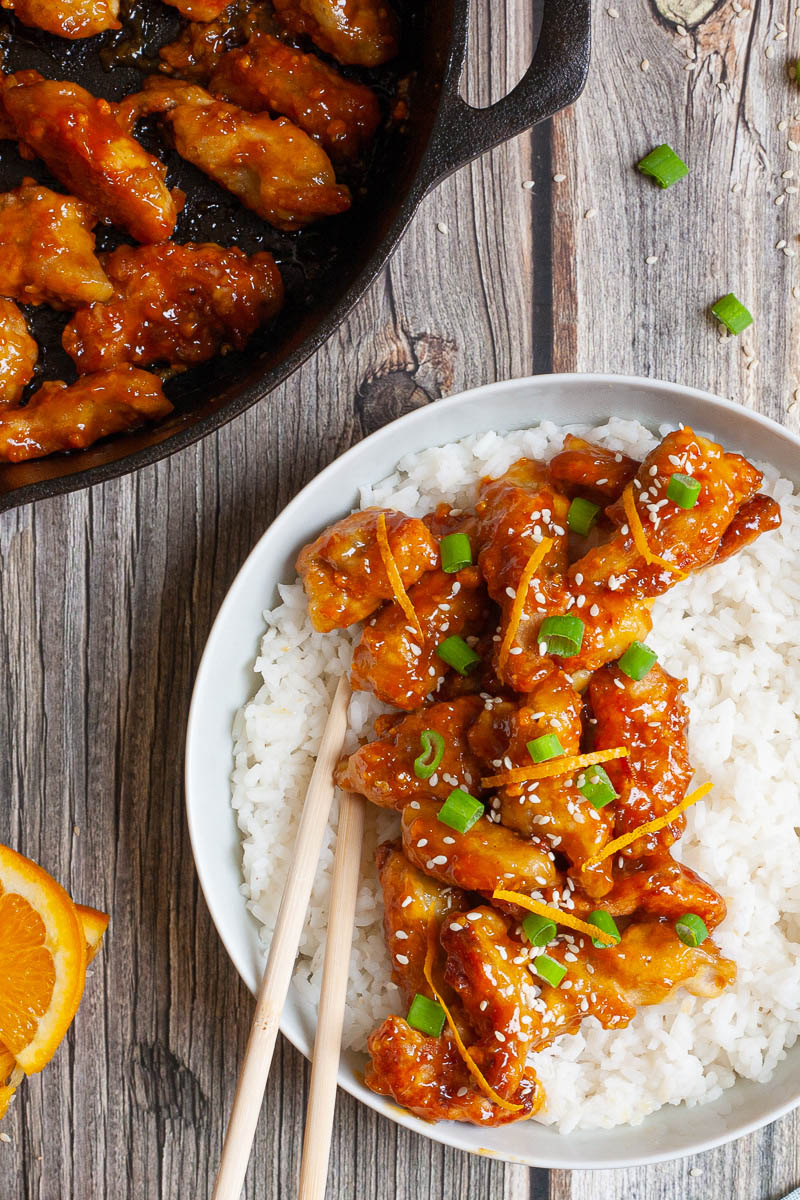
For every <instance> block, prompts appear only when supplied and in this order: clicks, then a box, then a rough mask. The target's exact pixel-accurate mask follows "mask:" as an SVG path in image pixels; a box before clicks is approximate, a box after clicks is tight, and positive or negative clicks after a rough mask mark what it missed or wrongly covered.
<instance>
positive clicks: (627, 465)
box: [550, 433, 641, 500]
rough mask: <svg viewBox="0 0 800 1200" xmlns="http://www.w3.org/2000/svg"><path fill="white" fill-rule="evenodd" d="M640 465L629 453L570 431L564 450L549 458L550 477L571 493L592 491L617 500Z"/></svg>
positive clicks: (562, 488)
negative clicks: (594, 442)
mask: <svg viewBox="0 0 800 1200" xmlns="http://www.w3.org/2000/svg"><path fill="white" fill-rule="evenodd" d="M640 465H641V464H640V463H639V462H637V460H636V459H635V458H629V457H628V456H627V454H622V453H621V452H615V451H614V450H607V449H606V448H605V447H604V446H595V445H594V444H593V443H591V442H587V441H584V439H583V438H579V437H576V436H575V435H574V434H573V433H568V434H567V436H566V437H565V438H564V448H563V450H562V451H561V453H560V454H557V455H556V456H555V458H553V459H551V460H550V478H551V479H552V480H553V482H554V483H555V484H556V486H557V487H558V488H560V489H561V490H562V491H564V492H566V493H568V494H569V495H573V494H575V493H577V494H579V495H582V494H584V493H586V492H589V493H590V494H592V496H593V497H594V496H595V495H596V496H597V497H598V498H600V497H607V498H608V499H610V500H616V499H618V498H619V497H620V496H621V495H622V492H623V489H624V488H625V486H626V484H628V483H630V481H631V480H632V479H633V478H634V477H635V475H636V472H637V471H638V469H639V467H640Z"/></svg>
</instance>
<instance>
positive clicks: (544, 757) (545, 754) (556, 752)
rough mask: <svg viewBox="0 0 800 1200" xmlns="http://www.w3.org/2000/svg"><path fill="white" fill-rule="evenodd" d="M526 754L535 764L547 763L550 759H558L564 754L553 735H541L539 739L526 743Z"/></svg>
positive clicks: (562, 748)
mask: <svg viewBox="0 0 800 1200" xmlns="http://www.w3.org/2000/svg"><path fill="white" fill-rule="evenodd" d="M527 745H528V754H530V756H531V758H532V759H533V761H534V762H535V763H543V762H547V761H548V760H549V759H551V758H559V757H560V755H562V754H563V753H564V747H563V746H562V745H561V742H560V741H559V740H558V737H557V735H556V734H555V733H543V734H542V736H541V737H538V738H534V739H533V741H532V742H528V744H527Z"/></svg>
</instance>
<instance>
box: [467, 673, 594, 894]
mask: <svg viewBox="0 0 800 1200" xmlns="http://www.w3.org/2000/svg"><path fill="white" fill-rule="evenodd" d="M540 662H541V664H542V665H541V666H540V668H539V669H540V675H541V678H540V679H539V681H538V682H537V683H536V684H535V686H534V687H533V689H532V690H531V692H529V694H528V695H527V696H526V697H525V700H524V703H522V704H519V705H510V706H509V705H498V706H497V707H496V708H494V709H493V708H487V710H486V713H485V716H484V717H483V718H482V720H488V721H492V720H494V722H495V723H496V724H499V725H500V727H501V728H500V731H499V732H501V736H502V735H504V736H502V740H503V741H504V743H505V744H504V745H503V747H502V751H501V753H499V755H498V757H497V758H496V759H495V760H494V761H493V762H492V763H491V765H490V769H489V770H488V771H485V772H484V774H495V773H497V771H498V770H499V771H503V770H507V769H509V767H512V768H513V767H529V766H532V765H533V762H532V759H531V755H530V752H529V751H528V743H529V742H531V741H534V740H535V739H536V738H539V737H542V736H544V735H546V734H555V736H556V737H557V738H558V740H559V743H560V745H561V747H562V749H563V751H564V754H565V755H575V754H580V752H581V737H582V733H583V722H582V719H581V715H582V711H583V699H582V697H581V695H580V693H579V692H577V691H576V690H575V688H574V687H573V685H572V682H571V680H570V678H569V676H568V675H567V674H566V672H564V671H563V670H561V669H560V668H559V667H556V666H554V665H553V663H552V662H551V660H549V659H544V660H540ZM479 736H480V733H479V731H476V732H475V734H473V744H474V739H475V737H479ZM579 778H580V776H579V774H577V773H575V772H573V773H572V774H565V775H556V776H554V777H553V778H552V779H540V780H537V781H534V782H531V783H524V784H520V786H519V787H512V788H503V789H501V791H500V792H499V793H498V795H497V801H499V803H497V805H496V809H497V811H499V813H500V820H501V821H502V823H503V825H505V826H507V827H508V828H509V829H515V830H517V831H518V832H519V833H524V834H527V835H528V836H529V837H540V838H543V839H546V840H547V842H548V843H549V845H550V846H551V847H552V849H554V850H555V849H558V852H559V854H564V855H566V857H567V858H568V859H569V862H570V865H575V864H578V865H579V864H580V863H582V862H583V861H584V859H587V858H589V857H591V855H592V854H595V853H596V852H597V851H598V850H600V849H601V848H602V847H603V846H604V845H605V844H606V842H607V841H609V840H610V838H611V836H612V830H613V817H612V815H611V814H610V813H609V810H608V808H606V809H601V810H600V811H598V810H597V809H596V808H594V807H593V805H591V804H590V803H589V801H588V800H587V799H586V798H585V797H584V796H583V795H582V793H581V792H580V791H579V790H578V780H579ZM493 807H495V803H493ZM584 886H585V887H590V886H593V887H594V888H595V889H598V888H599V891H598V890H595V894H600V895H602V894H603V892H604V891H607V890H608V888H609V887H610V886H611V864H605V865H604V867H603V868H602V869H601V870H600V871H598V872H594V873H592V874H591V875H590V876H588V877H587V879H586V880H585V881H584Z"/></svg>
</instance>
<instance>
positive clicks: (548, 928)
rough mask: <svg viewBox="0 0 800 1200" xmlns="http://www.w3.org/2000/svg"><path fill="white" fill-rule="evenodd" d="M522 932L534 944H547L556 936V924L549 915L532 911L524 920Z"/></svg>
mask: <svg viewBox="0 0 800 1200" xmlns="http://www.w3.org/2000/svg"><path fill="white" fill-rule="evenodd" d="M522 932H523V933H524V934H525V937H526V938H527V939H528V941H529V942H530V944H531V945H532V946H546V945H547V943H548V942H552V940H553V938H554V937H555V936H556V924H555V921H551V920H550V919H549V917H540V916H539V914H538V913H531V915H530V916H529V917H526V918H525V920H524V921H523V922H522Z"/></svg>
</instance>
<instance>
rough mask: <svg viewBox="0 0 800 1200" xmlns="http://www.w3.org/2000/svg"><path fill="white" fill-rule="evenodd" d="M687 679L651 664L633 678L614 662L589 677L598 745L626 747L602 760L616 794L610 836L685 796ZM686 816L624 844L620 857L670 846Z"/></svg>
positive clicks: (688, 774) (650, 817) (602, 747)
mask: <svg viewBox="0 0 800 1200" xmlns="http://www.w3.org/2000/svg"><path fill="white" fill-rule="evenodd" d="M685 692H686V681H685V680H684V679H675V678H673V676H671V675H668V674H667V672H666V671H665V670H664V669H663V667H661V666H660V665H659V663H655V665H654V666H652V667H651V668H650V670H649V671H648V672H647V674H646V675H645V677H644V679H641V680H639V681H638V683H637V682H635V681H634V680H632V679H629V678H628V676H627V675H624V674H623V673H622V671H620V670H618V668H617V667H604V668H603V669H602V670H601V671H598V672H597V673H596V674H595V675H593V676H592V679H591V680H590V682H589V701H590V703H591V706H592V711H593V712H594V716H595V720H596V722H597V724H596V725H595V726H594V744H595V748H596V749H597V750H607V749H610V748H612V747H614V746H626V747H627V749H628V757H627V758H620V759H616V760H614V761H613V762H608V763H606V764H605V769H606V771H607V772H608V775H609V778H610V779H611V782H612V783H613V784H614V787H615V788H616V790H617V792H618V793H619V798H618V799H617V800H615V801H614V805H613V808H614V817H615V829H614V836H615V837H620V836H621V835H622V834H623V833H628V832H629V831H630V830H632V829H636V828H637V827H638V826H639V825H643V824H645V822H647V821H653V820H655V818H656V817H661V816H663V814H664V813H665V812H666V811H667V810H668V809H670V808H672V807H673V806H674V805H676V804H679V803H680V801H681V800H682V799H683V797H684V796H685V795H686V792H687V790H688V787H689V784H690V782H691V779H692V765H691V763H690V761H689V749H688V744H687V733H688V725H689V712H688V709H687V708H686V705H685V703H684V701H683V697H684V694H685ZM685 827H686V818H685V817H684V816H680V817H678V818H677V819H676V820H675V821H674V822H673V823H672V824H671V825H668V826H667V827H666V829H662V830H660V831H659V832H658V833H654V834H649V835H648V836H646V837H643V838H637V840H636V841H635V842H633V843H631V845H630V846H626V847H625V848H624V849H623V850H622V851H621V852H620V853H621V854H622V856H623V857H624V858H638V857H641V855H642V854H647V853H653V852H654V851H656V850H658V849H659V848H662V849H666V848H667V847H668V846H671V845H672V843H673V842H674V841H676V840H677V839H678V838H679V837H680V836H681V834H682V833H683V831H684V829H685Z"/></svg>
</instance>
